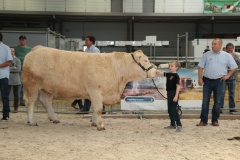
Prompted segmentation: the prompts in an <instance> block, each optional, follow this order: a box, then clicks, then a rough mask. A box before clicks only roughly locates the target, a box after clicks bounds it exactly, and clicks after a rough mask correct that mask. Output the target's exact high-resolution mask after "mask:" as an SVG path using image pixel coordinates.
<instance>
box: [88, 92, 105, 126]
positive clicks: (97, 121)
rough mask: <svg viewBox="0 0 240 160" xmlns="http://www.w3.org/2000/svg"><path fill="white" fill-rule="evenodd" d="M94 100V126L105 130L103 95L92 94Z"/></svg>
mask: <svg viewBox="0 0 240 160" xmlns="http://www.w3.org/2000/svg"><path fill="white" fill-rule="evenodd" d="M91 101H92V109H93V115H92V126H97V129H98V130H99V131H101V130H105V127H104V124H103V121H102V117H101V115H102V96H101V95H100V94H97V95H94V96H91Z"/></svg>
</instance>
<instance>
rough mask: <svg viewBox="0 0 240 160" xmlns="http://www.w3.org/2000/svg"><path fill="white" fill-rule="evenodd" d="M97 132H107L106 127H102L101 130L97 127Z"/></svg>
mask: <svg viewBox="0 0 240 160" xmlns="http://www.w3.org/2000/svg"><path fill="white" fill-rule="evenodd" d="M97 130H98V131H103V130H106V129H105V127H101V128H100V127H97Z"/></svg>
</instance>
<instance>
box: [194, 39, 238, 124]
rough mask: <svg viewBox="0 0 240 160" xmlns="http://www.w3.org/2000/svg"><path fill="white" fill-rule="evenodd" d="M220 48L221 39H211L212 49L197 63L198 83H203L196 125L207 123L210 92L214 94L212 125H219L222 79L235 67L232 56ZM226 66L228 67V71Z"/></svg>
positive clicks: (224, 79)
mask: <svg viewBox="0 0 240 160" xmlns="http://www.w3.org/2000/svg"><path fill="white" fill-rule="evenodd" d="M221 49H222V40H221V39H219V38H215V39H213V41H212V51H208V52H207V53H205V54H204V55H203V57H202V59H201V61H200V62H199V64H198V67H199V68H198V84H199V85H200V86H202V85H203V101H202V111H201V115H200V118H201V121H200V123H199V124H197V126H206V125H207V123H208V112H209V101H210V97H211V94H212V92H213V96H214V105H213V109H212V125H213V126H219V124H218V118H219V114H220V105H221V104H220V99H221V95H222V90H223V86H224V81H226V80H227V79H228V78H229V77H230V76H231V75H232V74H233V73H234V71H235V70H236V68H237V64H236V62H235V61H234V59H233V57H232V56H231V55H230V54H228V53H226V52H224V51H222V50H221ZM228 68H229V69H230V70H229V72H228ZM203 71H204V72H203Z"/></svg>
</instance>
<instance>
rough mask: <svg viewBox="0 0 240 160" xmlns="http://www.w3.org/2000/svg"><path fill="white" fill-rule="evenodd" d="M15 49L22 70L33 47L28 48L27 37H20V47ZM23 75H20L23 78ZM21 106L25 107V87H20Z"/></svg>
mask: <svg viewBox="0 0 240 160" xmlns="http://www.w3.org/2000/svg"><path fill="white" fill-rule="evenodd" d="M14 49H15V56H16V57H18V58H19V59H20V61H21V68H22V66H23V62H24V58H25V56H26V54H28V53H29V52H30V51H31V49H32V48H31V47H29V46H27V37H26V36H24V35H21V36H20V37H19V45H17V46H15V47H14ZM21 75H22V74H20V77H21ZM19 105H20V106H25V103H24V101H23V86H22V85H21V87H20V104H19Z"/></svg>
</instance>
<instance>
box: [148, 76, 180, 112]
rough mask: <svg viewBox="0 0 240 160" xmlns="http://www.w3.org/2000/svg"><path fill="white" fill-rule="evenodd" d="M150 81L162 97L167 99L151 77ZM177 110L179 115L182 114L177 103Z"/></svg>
mask: <svg viewBox="0 0 240 160" xmlns="http://www.w3.org/2000/svg"><path fill="white" fill-rule="evenodd" d="M152 82H153V84H154V86H155V88H156V90H157V91H158V93H159V94H160V95H161V96H162V97H163V98H164V99H167V97H165V96H164V95H163V94H162V93H161V92H160V91H159V90H158V88H157V85H156V84H155V82H154V80H153V79H152ZM177 111H178V115H179V116H181V115H182V109H181V106H179V104H178V103H177Z"/></svg>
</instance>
